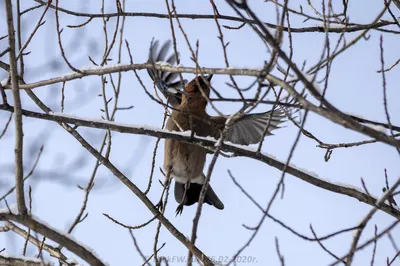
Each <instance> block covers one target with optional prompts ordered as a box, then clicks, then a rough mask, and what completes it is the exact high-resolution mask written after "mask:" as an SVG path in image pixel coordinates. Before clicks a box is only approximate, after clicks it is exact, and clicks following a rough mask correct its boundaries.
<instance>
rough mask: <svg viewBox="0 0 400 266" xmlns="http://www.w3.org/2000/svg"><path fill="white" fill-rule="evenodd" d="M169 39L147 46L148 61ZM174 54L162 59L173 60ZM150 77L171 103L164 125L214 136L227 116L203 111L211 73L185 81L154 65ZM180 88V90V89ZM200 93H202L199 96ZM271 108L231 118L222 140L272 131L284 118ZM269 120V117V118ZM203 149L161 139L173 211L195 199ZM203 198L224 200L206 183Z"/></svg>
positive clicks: (251, 138) (255, 138)
mask: <svg viewBox="0 0 400 266" xmlns="http://www.w3.org/2000/svg"><path fill="white" fill-rule="evenodd" d="M169 46H170V42H167V43H165V44H164V45H163V46H162V47H161V49H160V51H159V52H158V53H157V48H158V42H157V41H156V42H154V43H152V45H151V47H150V55H149V61H148V62H151V63H155V62H158V61H162V60H164V59H165V56H166V53H167V51H168V48H169ZM174 57H175V55H172V56H170V57H169V58H168V60H166V61H167V62H168V63H174V62H175V60H172V59H171V58H174ZM148 72H149V75H150V77H151V78H152V79H153V80H154V82H155V84H156V85H157V88H158V89H159V90H160V91H161V92H162V93H163V94H164V96H165V97H166V98H167V100H168V102H169V104H171V105H172V106H173V107H174V110H173V111H172V114H171V116H170V118H169V119H168V121H167V129H168V130H171V131H181V130H182V131H188V130H191V131H193V132H194V133H195V134H196V135H198V136H202V137H206V136H212V137H214V138H218V137H219V135H220V133H221V130H223V129H224V126H225V122H226V119H227V117H225V116H209V115H208V114H207V112H206V106H207V99H206V98H205V97H204V96H206V97H207V98H208V97H209V95H210V86H209V84H210V82H211V79H212V76H213V75H209V76H206V77H204V78H203V77H201V76H198V77H196V78H195V79H193V80H192V81H191V82H189V83H188V84H187V85H184V84H182V83H181V82H180V81H176V78H177V77H178V74H177V73H167V72H162V71H159V70H155V69H148ZM180 88H183V92H182V91H181V90H180ZM203 95H204V96H203ZM271 113H272V112H271V111H268V112H265V113H259V114H242V115H241V117H239V118H238V119H236V120H235V122H234V123H233V124H232V125H231V126H230V128H229V130H228V131H227V133H226V136H225V140H226V141H230V142H232V143H236V144H242V145H249V144H254V143H258V142H260V141H261V138H262V137H263V135H264V131H265V128H266V126H267V124H268V123H269V127H268V131H267V132H266V134H265V135H272V133H271V130H274V129H277V128H279V127H278V125H279V124H281V123H282V122H283V121H284V119H285V117H286V116H285V111H284V110H283V109H282V108H280V107H279V108H277V109H276V110H274V112H273V114H272V115H271ZM269 120H270V121H269ZM206 155H207V150H206V149H204V148H202V147H200V146H197V145H192V144H188V143H185V142H181V141H178V140H174V139H166V140H165V150H164V169H165V170H166V171H167V172H168V170H170V171H171V176H172V177H173V178H174V180H175V193H174V194H175V199H176V201H177V202H178V203H179V206H178V208H177V214H179V213H181V212H182V210H183V205H192V204H194V203H196V202H197V201H198V199H199V195H200V191H201V188H202V185H203V183H204V180H205V176H204V174H203V168H204V163H205V160H206ZM205 202H206V203H208V204H210V205H213V206H215V207H216V208H217V209H221V210H222V209H223V208H224V204H223V203H222V202H221V200H220V199H219V198H218V196H217V195H216V194H215V192H214V191H213V189H212V188H211V186H208V189H207V191H206V195H205Z"/></svg>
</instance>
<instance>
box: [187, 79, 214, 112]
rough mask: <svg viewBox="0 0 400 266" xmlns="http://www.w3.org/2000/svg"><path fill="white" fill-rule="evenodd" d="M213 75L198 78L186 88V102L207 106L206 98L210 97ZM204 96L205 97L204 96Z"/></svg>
mask: <svg viewBox="0 0 400 266" xmlns="http://www.w3.org/2000/svg"><path fill="white" fill-rule="evenodd" d="M212 77H213V75H212V74H211V75H208V76H204V78H203V77H202V76H197V77H196V78H194V79H193V80H192V81H190V82H189V83H188V84H187V85H186V86H185V93H184V94H183V97H184V98H185V99H183V100H184V101H186V102H188V103H189V102H193V103H194V102H197V103H198V104H200V105H204V106H205V105H207V100H206V99H205V98H204V96H207V98H208V97H210V82H211V78H212ZM203 95H204V96H203Z"/></svg>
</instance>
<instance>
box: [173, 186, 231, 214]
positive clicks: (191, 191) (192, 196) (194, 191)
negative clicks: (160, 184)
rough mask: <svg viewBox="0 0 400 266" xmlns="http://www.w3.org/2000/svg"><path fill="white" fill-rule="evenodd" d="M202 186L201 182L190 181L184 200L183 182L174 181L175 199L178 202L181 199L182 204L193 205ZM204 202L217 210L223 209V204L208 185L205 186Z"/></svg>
mask: <svg viewBox="0 0 400 266" xmlns="http://www.w3.org/2000/svg"><path fill="white" fill-rule="evenodd" d="M202 186H203V185H201V184H197V183H191V184H190V186H189V188H188V190H187V191H186V198H185V200H183V195H184V193H185V184H182V183H178V182H175V189H174V194H175V200H176V201H177V202H178V203H181V202H182V200H183V204H184V205H187V206H190V205H193V204H194V203H196V202H198V201H199V197H200V192H201V188H202ZM204 202H206V203H208V204H210V205H213V206H214V207H215V208H217V209H219V210H222V209H224V204H223V203H222V201H221V200H220V199H219V198H218V196H217V194H215V192H214V190H213V189H212V187H211V186H210V185H209V186H208V188H207V192H206V195H205V198H204Z"/></svg>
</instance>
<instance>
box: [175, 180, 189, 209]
mask: <svg viewBox="0 0 400 266" xmlns="http://www.w3.org/2000/svg"><path fill="white" fill-rule="evenodd" d="M189 188H190V180H188V181H187V182H186V184H185V190H184V191H183V197H182V200H181V202H180V203H179V205H178V207H177V208H176V211H175V217H176V216H177V215H178V214H179V215H181V214H182V212H183V205H185V201H186V194H187V191H188V190H189Z"/></svg>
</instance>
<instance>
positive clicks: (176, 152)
mask: <svg viewBox="0 0 400 266" xmlns="http://www.w3.org/2000/svg"><path fill="white" fill-rule="evenodd" d="M205 160H206V150H205V149H204V148H201V147H199V146H196V145H191V144H187V143H184V142H180V141H177V140H172V139H167V140H165V151H164V169H165V171H166V172H167V171H168V169H169V168H170V169H171V171H172V173H171V175H172V177H173V178H174V179H175V181H177V182H179V183H186V182H188V181H189V180H190V181H191V182H196V183H202V179H201V178H200V177H201V176H202V174H203V168H204V163H205Z"/></svg>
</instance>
